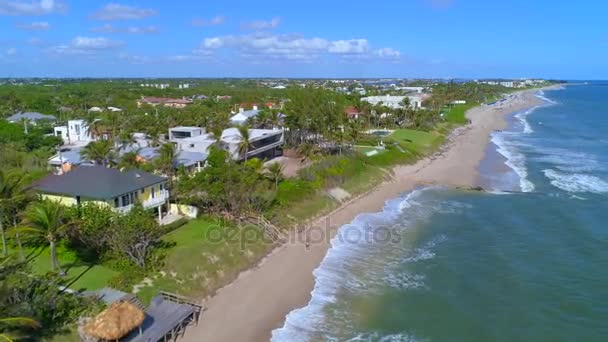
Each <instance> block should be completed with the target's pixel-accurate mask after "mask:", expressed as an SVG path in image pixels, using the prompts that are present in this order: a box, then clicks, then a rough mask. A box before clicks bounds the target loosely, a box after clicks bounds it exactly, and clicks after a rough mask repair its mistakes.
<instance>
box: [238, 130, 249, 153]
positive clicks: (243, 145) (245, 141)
mask: <svg viewBox="0 0 608 342" xmlns="http://www.w3.org/2000/svg"><path fill="white" fill-rule="evenodd" d="M238 130H239V134H240V135H241V141H240V142H239V146H238V151H239V154H240V155H244V156H245V161H247V157H248V156H247V155H248V154H249V147H251V141H250V138H249V126H247V125H245V126H238Z"/></svg>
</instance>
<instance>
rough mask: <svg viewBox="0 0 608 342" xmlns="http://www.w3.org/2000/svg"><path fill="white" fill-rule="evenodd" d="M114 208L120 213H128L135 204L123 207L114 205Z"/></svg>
mask: <svg viewBox="0 0 608 342" xmlns="http://www.w3.org/2000/svg"><path fill="white" fill-rule="evenodd" d="M112 209H114V211H116V212H117V213H119V214H126V213H128V212H129V211H131V210H132V209H133V204H129V205H123V206H122V207H114V208H112Z"/></svg>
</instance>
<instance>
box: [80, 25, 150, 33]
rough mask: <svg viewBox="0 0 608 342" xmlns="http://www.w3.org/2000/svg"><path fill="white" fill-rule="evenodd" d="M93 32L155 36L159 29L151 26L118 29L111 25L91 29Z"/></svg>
mask: <svg viewBox="0 0 608 342" xmlns="http://www.w3.org/2000/svg"><path fill="white" fill-rule="evenodd" d="M91 31H93V32H99V33H127V34H155V33H158V32H159V30H158V27H156V26H153V25H150V26H129V27H117V26H114V25H111V24H105V25H103V26H100V27H94V28H92V29H91Z"/></svg>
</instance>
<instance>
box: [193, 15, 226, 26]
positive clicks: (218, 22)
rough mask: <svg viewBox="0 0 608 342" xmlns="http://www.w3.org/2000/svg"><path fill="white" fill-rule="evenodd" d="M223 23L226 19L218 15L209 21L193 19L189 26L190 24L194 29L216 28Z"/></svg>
mask: <svg viewBox="0 0 608 342" xmlns="http://www.w3.org/2000/svg"><path fill="white" fill-rule="evenodd" d="M225 21H226V18H224V17H222V16H219V15H218V16H215V17H213V18H211V19H209V20H206V19H200V18H195V19H192V22H191V23H190V24H192V26H195V27H203V26H218V25H221V24H223V23H224V22H225Z"/></svg>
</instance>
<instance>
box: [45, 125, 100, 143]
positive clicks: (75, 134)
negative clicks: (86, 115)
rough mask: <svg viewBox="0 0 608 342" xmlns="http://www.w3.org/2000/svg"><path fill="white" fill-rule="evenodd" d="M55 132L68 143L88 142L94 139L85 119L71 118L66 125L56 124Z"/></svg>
mask: <svg viewBox="0 0 608 342" xmlns="http://www.w3.org/2000/svg"><path fill="white" fill-rule="evenodd" d="M53 134H54V135H55V136H58V137H61V139H62V140H63V142H64V143H68V144H78V145H83V144H88V143H90V142H91V141H93V140H94V139H93V137H92V136H91V132H89V126H88V124H87V123H86V121H84V120H69V121H68V124H67V125H66V126H56V127H55V128H53Z"/></svg>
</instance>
